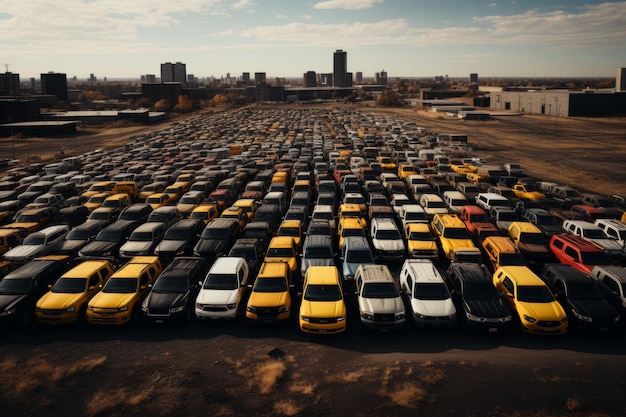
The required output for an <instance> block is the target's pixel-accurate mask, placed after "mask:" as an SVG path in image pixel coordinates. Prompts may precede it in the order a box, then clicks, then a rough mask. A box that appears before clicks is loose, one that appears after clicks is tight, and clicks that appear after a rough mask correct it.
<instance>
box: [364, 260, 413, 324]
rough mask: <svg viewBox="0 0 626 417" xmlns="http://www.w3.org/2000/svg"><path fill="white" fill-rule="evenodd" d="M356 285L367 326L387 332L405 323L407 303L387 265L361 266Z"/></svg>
mask: <svg viewBox="0 0 626 417" xmlns="http://www.w3.org/2000/svg"><path fill="white" fill-rule="evenodd" d="M354 285H355V287H356V291H357V302H358V304H359V313H360V316H361V324H362V325H363V326H364V327H367V328H372V329H377V330H383V331H387V330H394V329H398V328H400V327H402V326H403V325H404V322H405V316H406V312H405V311H404V303H403V302H402V297H400V291H399V289H398V285H397V284H396V282H395V281H394V279H393V276H392V275H391V272H390V271H389V268H388V267H387V266H386V265H360V266H359V267H358V269H357V270H356V274H354Z"/></svg>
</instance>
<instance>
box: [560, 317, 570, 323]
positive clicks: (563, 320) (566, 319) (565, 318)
mask: <svg viewBox="0 0 626 417" xmlns="http://www.w3.org/2000/svg"><path fill="white" fill-rule="evenodd" d="M568 321H569V319H568V318H567V316H566V317H563V318H562V319H561V323H567V322H568Z"/></svg>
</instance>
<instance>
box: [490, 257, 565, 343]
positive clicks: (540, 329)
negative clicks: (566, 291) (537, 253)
mask: <svg viewBox="0 0 626 417" xmlns="http://www.w3.org/2000/svg"><path fill="white" fill-rule="evenodd" d="M493 285H495V287H496V289H497V290H498V291H499V292H500V294H502V298H503V300H504V301H505V302H506V303H508V304H509V307H510V309H511V311H513V312H514V313H515V314H516V315H517V317H518V319H519V323H520V325H521V327H522V330H523V331H524V332H526V333H540V334H563V333H565V332H567V325H568V318H567V315H566V314H565V311H564V310H563V307H561V305H560V304H559V303H558V302H557V301H556V300H555V299H554V296H553V295H552V293H551V292H550V290H549V289H548V287H547V286H546V284H545V283H544V282H543V281H542V280H541V279H540V278H539V277H538V276H537V275H535V274H534V273H533V272H532V271H531V270H530V269H528V268H527V267H525V266H503V267H502V268H499V269H497V270H496V272H495V273H494V274H493Z"/></svg>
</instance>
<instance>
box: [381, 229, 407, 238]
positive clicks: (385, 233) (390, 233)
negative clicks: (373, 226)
mask: <svg viewBox="0 0 626 417" xmlns="http://www.w3.org/2000/svg"><path fill="white" fill-rule="evenodd" d="M376 239H380V240H398V239H402V237H400V232H399V231H397V230H394V229H391V230H378V231H377V232H376Z"/></svg>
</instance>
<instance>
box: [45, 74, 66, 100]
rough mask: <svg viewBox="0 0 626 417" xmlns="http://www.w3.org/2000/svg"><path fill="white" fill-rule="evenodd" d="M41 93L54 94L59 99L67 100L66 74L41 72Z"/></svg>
mask: <svg viewBox="0 0 626 417" xmlns="http://www.w3.org/2000/svg"><path fill="white" fill-rule="evenodd" d="M41 94H43V95H47V94H50V95H55V96H57V100H59V101H67V75H66V74H60V73H55V72H49V73H47V74H41Z"/></svg>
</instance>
